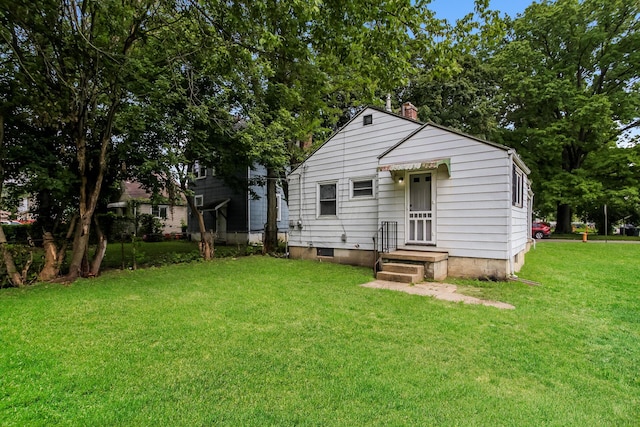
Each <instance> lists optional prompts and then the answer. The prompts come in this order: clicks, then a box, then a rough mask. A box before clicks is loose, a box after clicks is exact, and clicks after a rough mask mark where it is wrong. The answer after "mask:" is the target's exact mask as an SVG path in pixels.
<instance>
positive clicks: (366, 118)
mask: <svg viewBox="0 0 640 427" xmlns="http://www.w3.org/2000/svg"><path fill="white" fill-rule="evenodd" d="M362 124H363V125H364V126H366V125H371V124H373V115H372V114H367V115H366V116H364V117H363V118H362Z"/></svg>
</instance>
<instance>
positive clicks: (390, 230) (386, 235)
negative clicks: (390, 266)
mask: <svg viewBox="0 0 640 427" xmlns="http://www.w3.org/2000/svg"><path fill="white" fill-rule="evenodd" d="M380 224H381V225H380V228H378V231H377V232H376V234H375V236H373V256H374V259H373V272H374V273H376V272H378V271H379V266H380V254H381V253H389V252H393V251H395V250H397V249H398V222H397V221H382V222H381V223H380Z"/></svg>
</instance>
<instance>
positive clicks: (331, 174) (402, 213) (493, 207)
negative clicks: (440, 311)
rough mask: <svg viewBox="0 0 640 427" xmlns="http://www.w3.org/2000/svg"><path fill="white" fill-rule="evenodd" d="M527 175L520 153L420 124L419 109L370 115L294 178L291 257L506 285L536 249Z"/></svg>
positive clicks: (392, 274) (412, 276) (392, 275)
mask: <svg viewBox="0 0 640 427" xmlns="http://www.w3.org/2000/svg"><path fill="white" fill-rule="evenodd" d="M528 174H529V169H528V168H527V167H526V165H525V164H524V163H523V162H522V160H521V159H520V158H519V157H518V155H517V154H516V152H515V151H514V150H513V149H511V148H508V147H505V146H502V145H499V144H495V143H492V142H489V141H485V140H482V139H478V138H475V137H473V136H469V135H466V134H463V133H461V132H458V131H455V130H452V129H448V128H445V127H442V126H439V125H435V124H433V123H426V124H423V123H420V122H418V121H417V110H416V108H415V107H414V106H413V105H411V104H410V103H406V104H405V105H403V107H402V114H401V115H396V114H393V113H391V112H388V111H385V110H382V109H378V108H374V107H368V108H365V109H364V110H362V111H361V112H360V113H358V114H357V115H356V116H355V117H354V118H353V119H352V120H351V121H350V122H349V123H347V124H346V125H345V126H344V127H343V128H342V129H340V130H339V131H337V132H336V133H335V134H334V135H332V136H331V137H330V138H329V139H328V140H327V141H326V142H325V143H324V144H323V145H322V146H320V147H319V148H318V149H317V150H316V151H315V152H313V153H312V154H311V155H310V156H309V157H308V158H307V159H306V160H305V161H304V162H303V163H302V164H300V165H299V166H298V167H297V168H295V169H294V170H293V171H292V172H291V174H290V175H289V177H288V181H289V201H288V202H289V212H290V219H291V220H290V222H289V228H290V231H289V248H290V249H289V250H290V255H291V257H292V258H307V259H322V260H328V261H334V262H340V263H347V264H355V265H364V266H376V267H380V268H381V269H382V270H383V271H381V272H379V273H378V275H379V277H381V278H387V279H390V280H400V281H416V280H417V279H418V278H419V277H418V276H426V277H427V278H431V279H436V280H443V279H444V278H446V277H447V276H453V277H492V278H499V279H504V278H506V277H508V276H510V275H512V274H514V273H516V272H517V271H518V270H519V269H520V267H521V266H522V264H523V263H524V254H525V252H526V251H527V250H528V248H529V234H530V230H531V222H530V218H531V202H532V197H533V195H532V193H531V190H530V188H531V187H530V183H529V180H528ZM397 264H411V265H412V266H418V267H420V268H417V269H414V268H407V267H406V266H404V265H399V266H398V265H397ZM410 267H411V266H410ZM422 267H424V270H423V269H422Z"/></svg>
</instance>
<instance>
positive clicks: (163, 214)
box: [151, 205, 167, 219]
mask: <svg viewBox="0 0 640 427" xmlns="http://www.w3.org/2000/svg"><path fill="white" fill-rule="evenodd" d="M151 215H153V216H155V217H156V218H162V219H167V207H166V206H162V205H154V206H152V207H151Z"/></svg>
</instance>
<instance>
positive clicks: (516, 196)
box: [511, 166, 524, 208]
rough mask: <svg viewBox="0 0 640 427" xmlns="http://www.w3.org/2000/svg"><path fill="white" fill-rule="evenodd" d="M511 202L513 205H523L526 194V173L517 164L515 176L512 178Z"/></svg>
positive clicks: (514, 171) (514, 169)
mask: <svg viewBox="0 0 640 427" xmlns="http://www.w3.org/2000/svg"><path fill="white" fill-rule="evenodd" d="M511 186H512V189H511V190H512V191H511V193H512V194H511V203H512V204H513V206H517V207H519V208H521V207H522V199H523V195H524V174H523V173H522V171H521V170H520V169H518V168H516V167H515V166H514V167H513V177H512V180H511Z"/></svg>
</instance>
